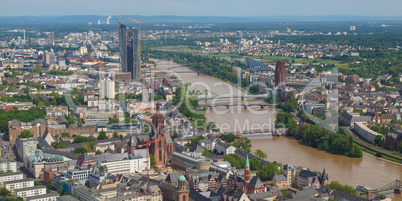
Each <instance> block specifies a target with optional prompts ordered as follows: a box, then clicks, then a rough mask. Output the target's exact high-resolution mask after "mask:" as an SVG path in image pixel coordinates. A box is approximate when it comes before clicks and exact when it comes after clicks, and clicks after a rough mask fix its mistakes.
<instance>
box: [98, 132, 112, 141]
mask: <svg viewBox="0 0 402 201" xmlns="http://www.w3.org/2000/svg"><path fill="white" fill-rule="evenodd" d="M103 139H109V137H108V136H107V135H106V132H105V131H101V132H99V135H98V140H103Z"/></svg>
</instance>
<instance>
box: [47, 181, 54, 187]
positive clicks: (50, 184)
mask: <svg viewBox="0 0 402 201" xmlns="http://www.w3.org/2000/svg"><path fill="white" fill-rule="evenodd" d="M52 187H53V185H52V182H50V181H48V182H47V183H46V188H48V189H52Z"/></svg>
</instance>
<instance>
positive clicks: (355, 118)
mask: <svg viewBox="0 0 402 201" xmlns="http://www.w3.org/2000/svg"><path fill="white" fill-rule="evenodd" d="M371 119H372V118H371V117H370V116H360V114H359V113H348V112H347V111H343V112H342V113H341V114H340V115H339V120H340V122H341V123H343V124H344V125H347V126H351V127H352V128H353V127H354V126H355V122H369V121H371Z"/></svg>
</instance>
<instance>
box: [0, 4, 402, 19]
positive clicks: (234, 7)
mask: <svg viewBox="0 0 402 201" xmlns="http://www.w3.org/2000/svg"><path fill="white" fill-rule="evenodd" d="M2 5H3V6H4V8H9V9H4V11H3V12H2V13H1V14H0V16H53V15H110V14H113V15H119V14H120V11H121V8H122V7H123V6H124V13H123V14H125V15H144V16H155V15H178V16H242V17H246V16H248V17H250V16H278V15H280V16H283V15H285V16H287V15H301V16H315V15H322V16H331V15H340V16H344V15H353V16H400V15H401V14H400V11H399V8H401V7H402V2H401V1H398V0H385V1H381V2H380V1H374V0H353V1H348V0H340V1H319V0H305V1H297V0H287V1H262V0H252V1H238V2H236V3H233V1H228V0H222V1H219V2H216V1H210V0H207V1H202V2H199V1H184V0H174V1H161V0H153V1H144V2H141V1H132V2H128V1H118V2H112V1H106V0H99V1H95V0H87V1H77V0H72V1H68V2H59V1H50V0H41V1H38V2H34V1H27V0H22V1H18V2H17V1H5V2H2ZM22 5H23V6H22ZM77 5H79V6H77ZM14 8H18V9H14ZM60 8H63V9H62V10H61V9H60ZM301 8H302V9H301Z"/></svg>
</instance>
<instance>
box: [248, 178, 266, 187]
mask: <svg viewBox="0 0 402 201" xmlns="http://www.w3.org/2000/svg"><path fill="white" fill-rule="evenodd" d="M248 185H249V186H251V187H254V188H262V187H265V185H264V183H262V181H261V180H260V179H259V178H258V177H257V176H254V177H253V178H252V179H251V180H250V182H249V183H248Z"/></svg>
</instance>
